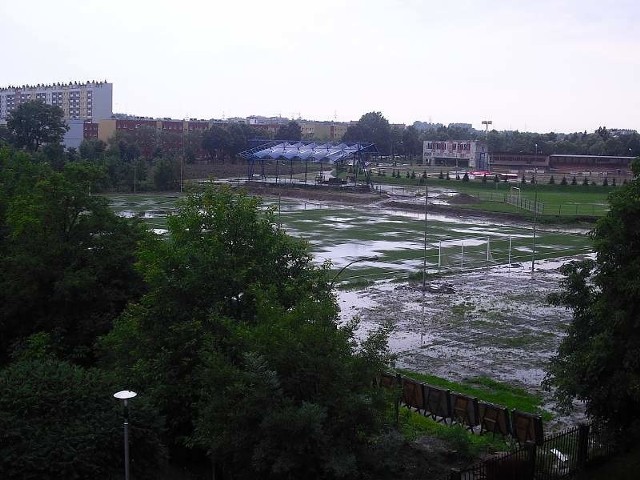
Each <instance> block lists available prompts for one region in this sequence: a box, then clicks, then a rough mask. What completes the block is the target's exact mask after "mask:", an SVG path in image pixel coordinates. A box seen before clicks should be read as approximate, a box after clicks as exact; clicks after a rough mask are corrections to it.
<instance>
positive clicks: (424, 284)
mask: <svg viewBox="0 0 640 480" xmlns="http://www.w3.org/2000/svg"><path fill="white" fill-rule="evenodd" d="M428 205H429V187H428V186H427V179H426V178H425V179H424V251H423V254H422V291H423V292H424V291H425V290H426V288H427V211H428ZM423 303H424V302H423Z"/></svg>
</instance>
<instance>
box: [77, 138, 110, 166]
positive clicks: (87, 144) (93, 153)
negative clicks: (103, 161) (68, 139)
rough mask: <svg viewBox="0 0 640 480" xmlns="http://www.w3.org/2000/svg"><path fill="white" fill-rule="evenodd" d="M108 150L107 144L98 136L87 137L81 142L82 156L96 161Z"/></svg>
mask: <svg viewBox="0 0 640 480" xmlns="http://www.w3.org/2000/svg"><path fill="white" fill-rule="evenodd" d="M106 150H107V144H106V143H105V142H103V141H102V140H99V139H97V138H87V139H85V140H83V141H82V143H81V144H80V158H82V159H84V160H89V161H92V162H94V161H96V160H99V159H100V158H102V156H103V155H104V152H105V151H106Z"/></svg>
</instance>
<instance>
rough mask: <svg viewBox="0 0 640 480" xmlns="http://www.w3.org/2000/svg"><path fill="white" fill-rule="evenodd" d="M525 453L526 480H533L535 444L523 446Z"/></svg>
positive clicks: (534, 473)
mask: <svg viewBox="0 0 640 480" xmlns="http://www.w3.org/2000/svg"><path fill="white" fill-rule="evenodd" d="M524 448H525V450H526V451H527V460H529V468H528V469H527V470H528V471H527V477H526V478H527V480H533V479H534V478H535V476H536V444H535V442H527V443H525V444H524Z"/></svg>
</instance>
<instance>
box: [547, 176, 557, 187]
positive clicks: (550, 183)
mask: <svg viewBox="0 0 640 480" xmlns="http://www.w3.org/2000/svg"><path fill="white" fill-rule="evenodd" d="M555 184H556V179H555V178H553V175H551V176H550V177H549V185H555Z"/></svg>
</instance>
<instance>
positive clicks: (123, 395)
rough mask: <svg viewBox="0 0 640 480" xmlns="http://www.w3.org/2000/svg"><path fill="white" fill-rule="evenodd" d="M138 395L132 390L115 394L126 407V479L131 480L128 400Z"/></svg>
mask: <svg viewBox="0 0 640 480" xmlns="http://www.w3.org/2000/svg"><path fill="white" fill-rule="evenodd" d="M136 395H138V394H137V393H136V392H132V391H131V390H121V391H119V392H116V393H114V394H113V396H114V397H115V398H117V399H118V400H122V404H123V406H124V478H125V480H129V405H128V404H127V400H129V399H131V398H134V397H135V396H136Z"/></svg>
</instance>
